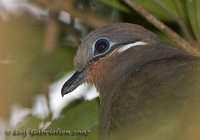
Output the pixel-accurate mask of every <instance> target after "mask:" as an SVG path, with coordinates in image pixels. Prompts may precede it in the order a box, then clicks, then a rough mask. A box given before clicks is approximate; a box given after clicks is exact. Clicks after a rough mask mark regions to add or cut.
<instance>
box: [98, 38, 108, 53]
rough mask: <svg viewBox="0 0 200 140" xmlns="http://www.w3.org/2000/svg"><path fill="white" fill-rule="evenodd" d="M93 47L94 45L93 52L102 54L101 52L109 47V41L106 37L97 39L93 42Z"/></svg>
mask: <svg viewBox="0 0 200 140" xmlns="http://www.w3.org/2000/svg"><path fill="white" fill-rule="evenodd" d="M94 47H95V52H96V53H97V54H102V53H104V52H106V51H107V50H108V49H109V47H110V43H109V41H108V40H107V39H99V40H98V41H97V42H96V43H95V45H94Z"/></svg>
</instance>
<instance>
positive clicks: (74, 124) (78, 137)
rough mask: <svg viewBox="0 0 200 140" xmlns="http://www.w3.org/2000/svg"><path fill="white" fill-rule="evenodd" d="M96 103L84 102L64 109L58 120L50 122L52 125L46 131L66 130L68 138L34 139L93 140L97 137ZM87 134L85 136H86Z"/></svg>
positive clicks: (95, 101) (42, 139)
mask: <svg viewBox="0 0 200 140" xmlns="http://www.w3.org/2000/svg"><path fill="white" fill-rule="evenodd" d="M98 106H99V105H98V101H97V100H96V99H95V100H92V101H85V102H84V103H81V104H77V105H76V106H73V107H71V108H68V107H67V108H68V109H64V110H65V112H63V114H62V115H61V117H60V118H59V119H58V120H55V121H53V122H52V124H51V125H50V126H49V127H48V128H47V129H46V130H61V131H62V130H66V132H69V131H70V133H67V134H68V136H55V135H52V136H45V137H35V139H37V140H38V139H39V140H40V139H41V140H45V139H46V140H58V139H59V140H72V139H73V140H82V139H84V140H85V139H87V140H95V139H97V137H98V120H99V119H98V118H99V117H98V116H99V107H98ZM86 134H87V136H86Z"/></svg>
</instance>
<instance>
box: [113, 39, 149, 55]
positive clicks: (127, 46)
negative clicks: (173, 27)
mask: <svg viewBox="0 0 200 140" xmlns="http://www.w3.org/2000/svg"><path fill="white" fill-rule="evenodd" d="M140 45H147V43H146V42H143V41H138V42H134V43H131V44H127V45H125V46H123V47H121V48H119V49H118V50H117V53H122V52H124V51H126V50H128V49H130V48H132V47H135V46H140Z"/></svg>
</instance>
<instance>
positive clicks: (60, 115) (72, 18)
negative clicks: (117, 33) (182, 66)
mask: <svg viewBox="0 0 200 140" xmlns="http://www.w3.org/2000/svg"><path fill="white" fill-rule="evenodd" d="M134 1H135V2H136V3H137V4H138V5H140V6H141V7H142V8H144V9H146V10H147V11H149V12H150V13H151V14H152V15H154V16H155V17H156V18H158V19H159V20H161V21H162V22H164V23H165V24H167V26H169V27H170V28H172V29H173V30H174V31H175V32H176V33H178V34H179V35H180V36H182V37H183V38H184V39H185V40H186V41H187V42H188V43H189V44H190V45H195V46H199V43H200V1H198V0H176V1H175V0H152V1H149V0H134ZM115 22H129V23H135V24H140V25H142V26H144V27H145V28H147V29H149V30H151V31H153V32H155V33H156V34H157V35H159V36H160V37H161V38H162V39H164V40H165V41H166V42H168V43H169V44H171V45H172V46H174V47H177V46H176V45H175V43H174V42H173V41H172V40H171V39H170V38H169V37H167V36H166V35H165V34H164V33H162V32H160V31H159V30H157V29H156V28H155V27H153V26H152V25H151V24H150V23H149V22H147V21H146V20H145V19H144V18H143V17H142V16H141V15H140V14H139V13H137V12H135V11H134V10H133V9H131V8H130V6H129V5H127V4H126V3H125V2H124V1H122V0H110V1H108V0H0V140H5V139H6V140H13V139H15V140H16V139H19V140H20V139H22V136H7V137H6V135H5V130H7V129H12V130H14V129H18V128H20V129H23V128H34V129H36V128H38V129H42V128H47V129H53V130H54V129H57V128H61V129H63V130H70V131H74V130H84V131H87V132H85V134H86V133H87V134H88V136H87V137H86V138H85V135H84V136H67V137H66V136H59V139H76V140H79V139H91V140H95V139H97V137H98V116H99V99H98V93H97V92H96V90H95V88H93V87H90V86H87V85H83V86H81V87H79V88H78V89H76V90H75V91H74V92H73V93H70V94H69V95H66V96H65V97H64V98H62V97H61V93H60V89H61V87H62V85H63V83H64V82H65V81H66V80H67V79H68V78H69V77H70V75H71V74H72V73H73V57H74V55H75V52H76V50H77V48H78V46H79V44H80V43H81V39H82V38H83V37H84V36H85V35H87V34H88V32H90V31H91V30H93V29H95V28H97V27H100V26H103V25H107V24H110V23H115ZM26 138H27V139H28V138H31V139H58V136H53V137H52V136H50V137H48V136H45V137H31V136H26Z"/></svg>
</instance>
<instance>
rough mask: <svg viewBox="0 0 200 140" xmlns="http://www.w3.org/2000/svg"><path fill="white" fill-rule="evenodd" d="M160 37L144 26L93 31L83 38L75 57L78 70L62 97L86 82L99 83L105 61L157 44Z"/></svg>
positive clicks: (68, 82)
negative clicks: (138, 48) (133, 49)
mask: <svg viewBox="0 0 200 140" xmlns="http://www.w3.org/2000/svg"><path fill="white" fill-rule="evenodd" d="M158 41H159V39H158V38H157V36H156V35H155V34H153V33H152V32H150V31H148V30H146V29H145V28H143V27H142V26H139V25H135V24H129V23H117V24H112V25H107V26H104V27H100V28H98V29H96V30H94V31H92V32H90V33H89V34H88V35H87V36H86V37H85V38H84V39H83V41H82V43H81V45H80V47H79V48H78V51H77V54H76V56H75V59H74V66H75V69H76V72H75V73H74V75H73V76H72V77H71V78H70V79H69V80H68V81H66V82H65V84H64V85H63V87H62V90H61V93H62V96H64V95H65V94H67V93H69V92H71V91H73V90H74V89H76V88H77V87H78V86H79V85H81V84H82V83H84V82H88V83H91V84H94V85H95V83H97V81H98V78H100V77H99V76H98V75H100V74H101V70H102V69H104V67H103V65H102V63H103V62H105V61H108V60H109V59H111V58H113V57H118V56H120V55H121V54H123V53H124V52H126V51H128V50H130V49H132V48H134V47H139V46H143V45H150V44H156V43H157V42H158Z"/></svg>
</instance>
